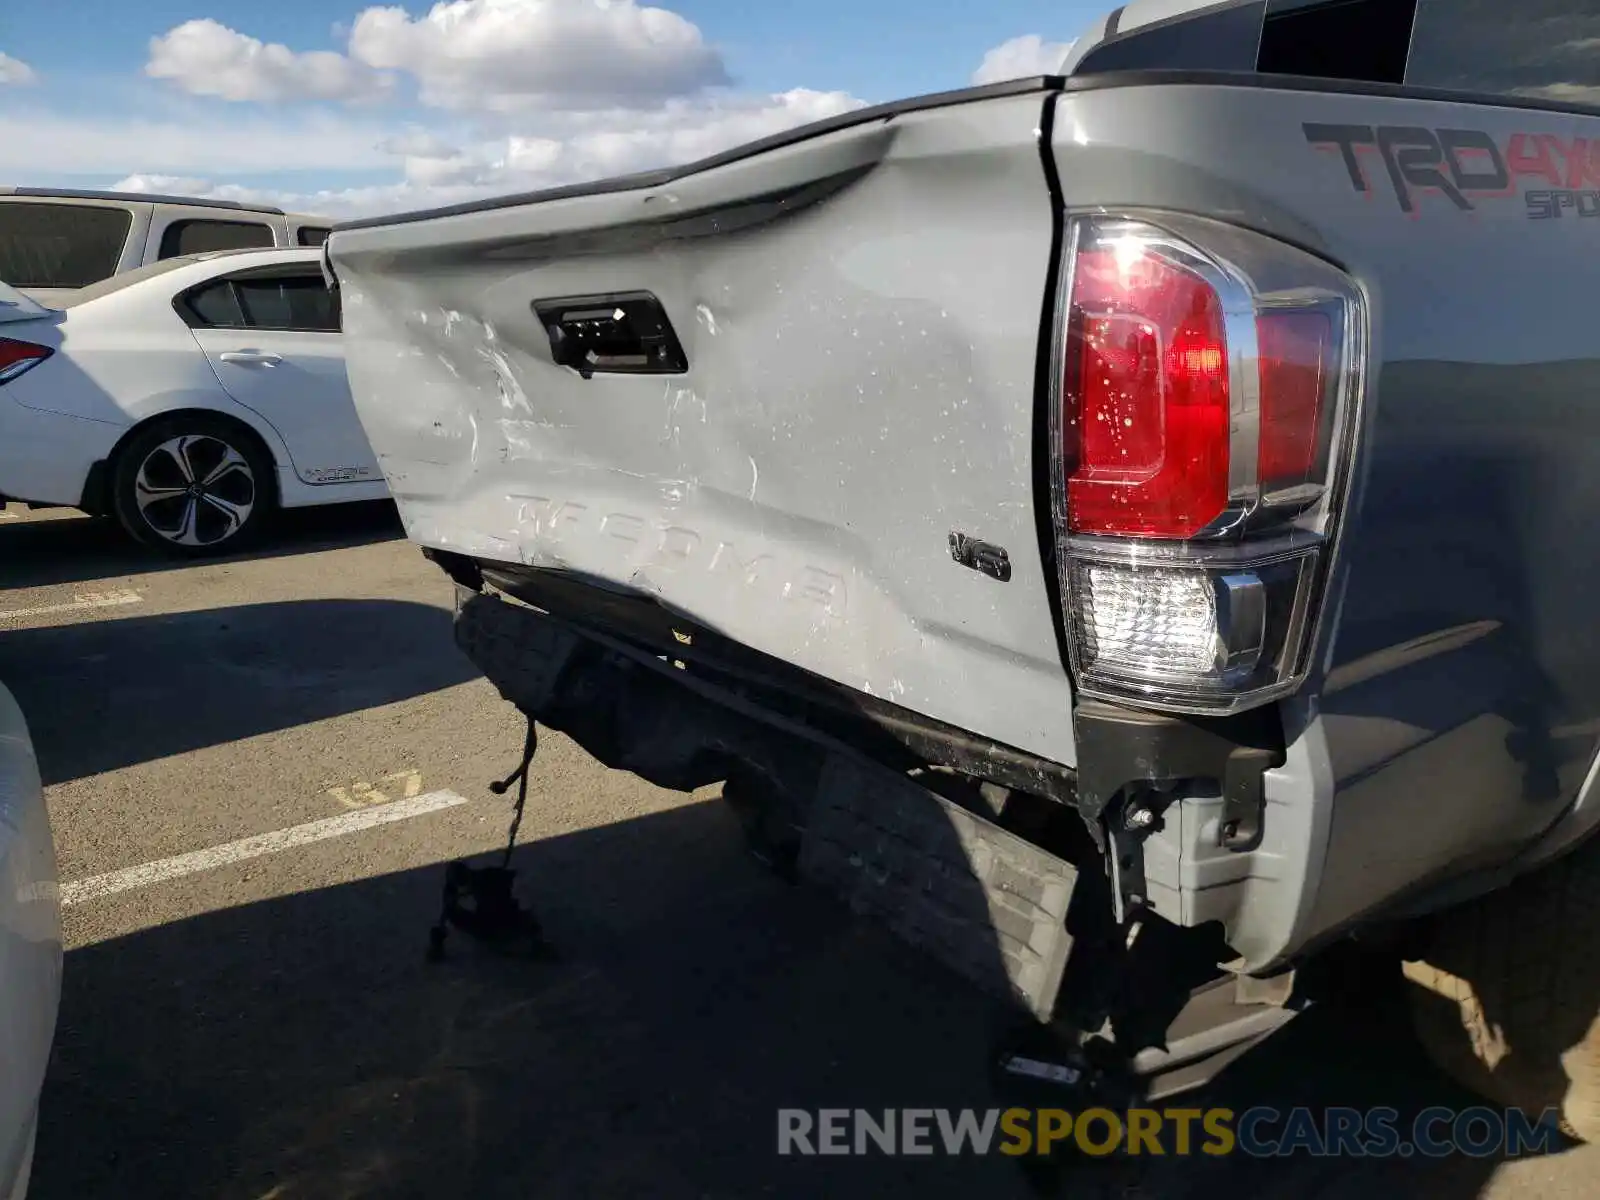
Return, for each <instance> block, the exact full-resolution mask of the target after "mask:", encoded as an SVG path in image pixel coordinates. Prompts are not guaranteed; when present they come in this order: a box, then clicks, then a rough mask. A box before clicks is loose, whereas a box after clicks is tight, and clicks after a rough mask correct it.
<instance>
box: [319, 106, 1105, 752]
mask: <svg viewBox="0 0 1600 1200" xmlns="http://www.w3.org/2000/svg"><path fill="white" fill-rule="evenodd" d="M998 92H999V94H993V95H984V96H981V97H979V98H976V99H974V98H972V96H971V95H969V96H968V97H967V98H965V99H964V100H962V101H961V102H955V103H946V104H943V105H936V106H929V107H924V108H920V109H914V110H912V111H905V112H898V113H893V114H889V115H888V116H882V115H878V116H871V117H869V118H868V119H861V120H857V121H855V122H842V123H840V124H839V126H838V127H836V128H833V129H831V130H827V131H824V132H822V133H820V134H815V135H812V136H807V137H804V138H802V139H799V140H794V141H791V142H789V143H787V144H781V145H777V146H774V147H771V148H767V149H764V150H763V151H762V152H761V153H759V154H745V155H739V156H733V157H731V158H730V160H729V161H725V162H722V163H720V164H717V165H713V166H711V167H710V168H707V169H701V170H696V171H694V172H692V173H689V174H685V175H680V176H677V177H672V178H666V179H665V180H664V181H663V180H660V179H657V180H652V179H645V180H642V181H634V182H631V183H627V184H625V185H623V186H612V185H602V186H601V187H599V188H597V189H595V190H593V191H590V192H587V193H580V194H557V195H555V196H554V197H553V198H549V199H544V200H540V201H535V202H528V203H523V204H517V205H510V206H506V205H495V206H491V207H485V208H482V209H480V210H477V211H464V212H455V213H451V214H447V215H443V216H437V217H433V218H430V219H420V220H417V219H407V220H403V221H401V222H398V223H388V224H384V223H370V224H367V225H365V226H364V227H357V228H343V229H340V230H338V231H336V232H335V234H334V235H333V237H332V239H331V241H330V243H329V254H330V258H331V262H332V265H333V267H334V270H335V271H336V273H337V276H338V280H339V285H340V288H341V291H342V295H343V300H344V314H345V317H344V320H345V337H346V340H347V345H348V361H349V371H350V379H351V383H352V387H353V389H354V393H355V396H356V401H357V405H358V407H359V410H360V413H361V418H362V421H363V423H364V425H365V426H366V429H367V432H368V434H369V436H370V437H371V440H372V443H373V446H374V448H375V449H376V451H377V453H378V455H379V457H380V459H381V462H382V465H383V468H384V471H385V473H386V474H387V476H388V478H389V482H390V486H391V488H392V490H393V493H394V495H395V497H396V498H397V500H398V502H399V505H400V508H401V511H402V513H403V515H404V518H405V521H406V524H407V529H408V532H409V534H410V536H411V537H412V538H413V539H414V540H415V541H418V542H420V543H421V544H423V545H425V546H432V547H438V548H442V549H448V550H453V551H458V552H462V553H466V554H470V555H473V556H476V557H478V558H481V559H486V560H492V561H498V562H513V563H523V564H530V565H532V566H535V567H540V568H551V569H559V570H566V571H572V572H578V573H581V574H583V575H585V576H588V577H594V578H598V579H600V580H604V581H607V582H609V583H610V584H613V585H619V586H622V587H625V588H628V589H634V590H637V591H639V592H642V593H646V594H651V595H654V596H656V597H659V598H660V600H661V601H662V602H663V603H665V604H666V605H668V606H670V607H671V608H674V609H676V610H679V611H682V612H684V613H686V614H689V615H691V616H692V617H694V618H695V619H696V620H697V621H699V622H701V623H703V624H704V625H707V626H710V627H713V628H715V629H717V630H719V631H720V632H722V633H723V634H725V635H727V636H729V637H732V638H735V639H737V640H738V641H740V642H743V643H745V644H747V645H749V646H752V647H755V648H756V649H758V650H761V651H764V652H766V653H768V654H771V655H775V656H777V657H779V658H783V659H786V660H788V661H790V662H792V663H795V664H797V665H799V666H801V667H804V668H806V669H808V670H810V671H812V672H815V673H817V674H819V675H822V676H825V677H827V678H830V679H832V680H835V681H837V682H840V683H843V684H845V685H847V686H850V687H853V688H855V689H858V690H860V691H861V692H863V693H868V694H871V695H874V696H877V697H880V698H884V699H888V700H891V701H893V702H895V703H898V704H901V705H904V706H905V707H907V708H911V709H915V710H917V711H919V712H922V713H925V714H928V715H930V716H933V717H935V718H937V719H940V720H943V721H947V722H949V723H951V724H953V725H956V726H959V727H961V728H964V729H969V730H972V731H974V732H977V733H980V734H983V735H986V736H988V737H991V738H994V739H996V740H998V741H1001V742H1005V743H1009V744H1011V745H1014V746H1017V747H1019V748H1022V749H1027V750H1032V751H1034V752H1037V753H1040V754H1042V755H1046V756H1048V757H1051V758H1053V759H1056V760H1058V761H1062V762H1066V763H1068V764H1070V763H1072V762H1073V752H1072V733H1071V692H1070V685H1069V682H1068V678H1067V675H1066V672H1065V670H1064V668H1063V666H1062V663H1061V659H1060V656H1059V651H1058V641H1057V635H1056V628H1055V623H1054V619H1053V617H1052V612H1051V601H1050V596H1051V591H1052V584H1051V583H1050V582H1049V581H1048V579H1047V575H1046V569H1045V567H1044V566H1043V564H1042V562H1041V551H1040V532H1039V524H1038V519H1039V513H1038V512H1037V511H1036V506H1035V495H1036V489H1035V486H1034V470H1035V466H1036V462H1035V459H1036V454H1035V439H1036V437H1037V436H1038V430H1037V428H1036V414H1035V409H1036V405H1035V379H1036V369H1037V365H1038V362H1039V351H1040V345H1039V342H1040V336H1039V323H1040V316H1041V312H1042V311H1043V309H1044V305H1045V301H1046V291H1047V288H1048V282H1047V279H1048V274H1049V266H1050V259H1051V253H1052V236H1053V226H1052V211H1051V202H1050V198H1049V193H1048V190H1047V184H1046V178H1045V175H1044V167H1043V163H1042V160H1041V155H1040V150H1039V144H1038V135H1037V130H1038V127H1039V124H1040V120H1041V114H1042V112H1043V109H1044V92H1043V90H1042V86H1041V85H1038V84H1035V85H1030V86H1021V87H1018V86H1012V87H1007V88H1002V89H998ZM619 305H621V306H622V308H623V309H624V310H625V312H624V313H623V316H624V317H625V318H626V322H625V323H627V324H629V326H630V327H631V328H635V329H636V330H637V329H645V330H646V331H647V332H649V333H650V339H647V340H648V341H649V345H648V346H643V345H632V346H619V345H617V344H608V343H607V341H606V339H607V337H608V336H609V335H608V334H607V332H606V330H607V329H610V330H611V331H612V332H613V333H614V332H615V330H616V328H617V323H616V322H615V321H613V322H611V324H609V325H608V324H607V322H608V317H607V313H608V312H610V313H616V312H617V311H618V306H619ZM585 320H588V321H589V322H590V325H589V326H587V327H586V326H585V325H584V322H585ZM617 320H618V321H621V320H623V317H618V318H617ZM563 322H565V324H563ZM596 322H597V323H598V324H596ZM551 325H555V326H558V327H559V329H560V332H559V333H558V334H557V335H556V336H555V337H554V338H552V334H551V332H550V326H551ZM586 328H587V329H588V333H587V334H585V332H584V331H585V329H586ZM596 330H599V332H598V333H596V332H595V331H596ZM578 335H583V336H590V337H592V338H593V339H594V340H593V341H592V342H591V343H590V344H589V350H592V351H594V352H595V358H594V359H593V361H591V362H590V363H589V365H590V366H596V365H597V366H598V369H597V370H596V371H595V372H594V373H593V374H592V375H590V374H589V372H588V371H587V370H580V369H576V368H577V367H582V366H584V361H585V360H584V359H583V358H582V356H581V355H579V356H577V357H574V356H573V353H572V350H571V343H570V341H567V342H566V345H565V346H564V345H563V342H564V341H566V340H567V339H569V338H571V337H573V336H578ZM614 341H615V339H613V342H614ZM633 351H639V353H633ZM680 352H681V357H680ZM558 359H562V360H565V361H566V362H569V363H572V364H575V365H562V363H561V362H559V361H558ZM641 360H642V361H641ZM608 367H609V368H612V369H607V368H608ZM619 371H620V373H618V372H619ZM586 376H587V377H586ZM952 535H955V538H954V542H955V544H956V545H957V547H958V548H959V550H960V553H958V554H953V553H952V543H953V536H952ZM973 540H975V541H977V542H979V543H983V545H980V546H979V551H980V552H979V553H973V552H971V550H970V549H969V547H970V543H971V542H972V541H973ZM1002 555H1003V559H1002V557H1001V556H1002ZM958 559H959V560H960V561H958Z"/></svg>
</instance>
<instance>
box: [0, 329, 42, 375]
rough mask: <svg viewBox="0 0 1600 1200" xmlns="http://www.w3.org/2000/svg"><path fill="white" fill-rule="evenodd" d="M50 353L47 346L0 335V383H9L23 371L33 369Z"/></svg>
mask: <svg viewBox="0 0 1600 1200" xmlns="http://www.w3.org/2000/svg"><path fill="white" fill-rule="evenodd" d="M51 353H52V351H51V349H50V347H48V346H38V345H35V344H34V343H33V342H19V341H17V340H16V339H15V338H4V337H0V384H5V383H10V382H11V381H12V380H13V379H15V378H17V376H19V375H21V374H23V373H24V372H26V371H31V370H33V368H34V367H37V366H38V365H39V364H40V363H42V362H43V361H44V360H45V359H47V358H49V357H50V355H51Z"/></svg>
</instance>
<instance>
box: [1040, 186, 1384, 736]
mask: <svg viewBox="0 0 1600 1200" xmlns="http://www.w3.org/2000/svg"><path fill="white" fill-rule="evenodd" d="M1066 255H1067V259H1066V263H1065V269H1064V271H1063V272H1062V293H1061V303H1060V305H1059V306H1058V311H1059V314H1060V328H1059V332H1058V338H1057V353H1056V371H1057V374H1056V396H1057V406H1056V412H1055V422H1054V430H1053V445H1054V452H1055V464H1054V466H1055V470H1054V471H1053V479H1054V481H1055V521H1056V533H1057V539H1058V549H1059V553H1058V562H1059V564H1060V570H1061V580H1060V584H1061V588H1062V591H1063V595H1064V597H1065V599H1066V609H1067V614H1068V626H1069V628H1068V642H1069V646H1070V650H1071V654H1072V666H1073V671H1074V674H1075V675H1076V677H1077V681H1078V686H1079V690H1080V692H1081V693H1082V694H1084V695H1090V696H1101V697H1104V698H1108V699H1123V700H1126V699H1133V700H1136V701H1139V702H1142V703H1145V704H1149V705H1152V706H1155V707H1161V708H1167V709H1172V710H1175V711H1186V712H1198V713H1228V712H1236V711H1239V710H1241V709H1245V708H1250V707H1253V706H1255V705H1258V704H1261V703H1265V702H1266V701H1268V700H1271V699H1273V698H1275V697H1278V696H1281V695H1284V694H1286V693H1288V692H1291V691H1293V690H1294V689H1295V688H1297V687H1298V686H1299V685H1300V684H1301V683H1302V682H1303V681H1304V679H1305V677H1306V674H1307V671H1308V667H1309V657H1310V653H1311V645H1312V643H1313V640H1314V631H1315V625H1316V622H1317V618H1318V614H1319V610H1320V605H1321V599H1322V592H1323V590H1324V580H1325V578H1326V575H1327V568H1328V564H1329V561H1330V559H1331V556H1332V551H1333V547H1334V543H1335V539H1336V535H1337V529H1338V518H1339V515H1340V510H1341V508H1342V503H1343V493H1344V491H1345V488H1346V482H1347V475H1348V464H1349V462H1350V459H1351V455H1352V442H1353V438H1354V434H1355V429H1356V423H1357V422H1356V416H1357V406H1358V403H1359V398H1360V394H1361V388H1362V377H1363V372H1364V363H1365V339H1366V333H1365V331H1366V312H1365V304H1364V301H1363V299H1362V295H1361V292H1360V290H1359V289H1358V288H1357V287H1356V285H1355V283H1354V281H1353V280H1351V279H1350V278H1349V277H1348V276H1347V275H1345V274H1344V273H1343V272H1342V271H1340V270H1339V269H1338V268H1336V267H1334V266H1332V265H1330V264H1329V263H1327V262H1324V261H1323V260H1321V259H1319V258H1316V257H1315V256H1313V255H1311V254H1308V253H1306V252H1305V251H1303V250H1299V249H1297V248H1295V247H1293V246H1289V245H1287V244H1285V243H1282V242H1279V241H1276V240H1274V239H1271V238H1267V237H1264V236H1262V235H1260V234H1256V233H1253V232H1250V231H1248V230H1243V229H1238V228H1235V227H1233V226H1229V225H1224V224H1221V223H1218V222H1214V221H1208V220H1204V219H1201V218H1189V217H1179V216H1166V215H1163V216H1160V217H1152V218H1149V219H1132V218H1127V217H1088V218H1081V219H1076V220H1074V221H1072V222H1071V223H1070V224H1069V228H1068V237H1067V240H1066Z"/></svg>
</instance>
